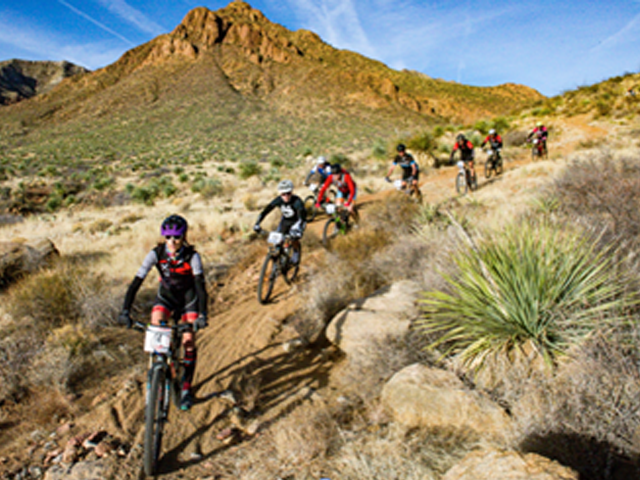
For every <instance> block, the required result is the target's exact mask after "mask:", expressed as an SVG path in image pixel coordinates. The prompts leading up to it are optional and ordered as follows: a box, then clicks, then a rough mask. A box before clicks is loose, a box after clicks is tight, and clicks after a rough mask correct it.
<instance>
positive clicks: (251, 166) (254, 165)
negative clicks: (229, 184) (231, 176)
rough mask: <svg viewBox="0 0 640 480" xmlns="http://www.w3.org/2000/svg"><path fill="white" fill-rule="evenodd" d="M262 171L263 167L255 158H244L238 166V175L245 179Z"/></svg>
mask: <svg viewBox="0 0 640 480" xmlns="http://www.w3.org/2000/svg"><path fill="white" fill-rule="evenodd" d="M261 173H262V167H261V166H260V165H259V164H258V162H256V161H255V160H244V161H242V162H240V165H239V167H238V176H239V177H240V178H241V179H243V180H245V179H247V178H249V177H253V176H255V175H260V174H261Z"/></svg>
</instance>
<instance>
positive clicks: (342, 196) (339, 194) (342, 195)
mask: <svg viewBox="0 0 640 480" xmlns="http://www.w3.org/2000/svg"><path fill="white" fill-rule="evenodd" d="M349 195H350V193H349V192H346V193H344V192H341V191H340V190H338V193H337V194H336V198H343V199H345V200H349ZM357 197H358V187H356V191H355V192H354V193H353V200H352V201H353V202H355V201H356V198H357Z"/></svg>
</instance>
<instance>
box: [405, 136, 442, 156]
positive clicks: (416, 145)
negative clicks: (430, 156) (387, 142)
mask: <svg viewBox="0 0 640 480" xmlns="http://www.w3.org/2000/svg"><path fill="white" fill-rule="evenodd" d="M407 146H408V147H409V148H410V149H412V150H415V151H418V152H430V151H432V150H433V149H434V148H436V146H437V142H436V141H435V139H434V138H433V135H431V133H429V132H425V133H422V134H420V135H416V136H415V137H412V138H410V139H409V141H408V142H407Z"/></svg>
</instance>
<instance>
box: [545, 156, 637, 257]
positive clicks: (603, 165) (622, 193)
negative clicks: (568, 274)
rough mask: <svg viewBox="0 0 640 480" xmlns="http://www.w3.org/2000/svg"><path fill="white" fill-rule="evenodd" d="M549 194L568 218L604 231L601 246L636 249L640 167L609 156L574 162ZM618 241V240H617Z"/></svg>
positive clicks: (630, 161) (633, 162) (629, 160)
mask: <svg viewBox="0 0 640 480" xmlns="http://www.w3.org/2000/svg"><path fill="white" fill-rule="evenodd" d="M550 195H551V196H553V197H554V198H556V199H557V201H558V206H559V210H560V211H561V212H562V213H564V214H565V215H566V216H567V217H578V218H579V219H581V220H582V221H583V222H584V223H586V224H589V225H594V226H596V228H600V229H603V228H604V229H605V234H604V235H603V238H602V241H603V242H604V243H611V242H618V243H621V244H622V245H623V246H625V247H626V248H628V249H629V248H632V249H636V248H637V245H638V241H637V240H636V239H637V237H638V235H639V234H640V211H639V210H638V208H637V205H638V204H639V203H640V166H638V164H637V162H636V161H635V160H633V159H630V158H628V159H622V160H620V161H616V160H614V159H613V158H612V157H611V155H610V154H609V153H601V154H599V155H598V156H594V157H593V158H591V159H589V160H587V161H582V162H573V163H572V164H571V166H570V168H568V169H567V170H566V171H565V172H564V173H563V174H562V176H560V177H559V178H558V179H557V180H556V181H555V183H554V184H553V186H552V190H551V192H550ZM616 239H617V240H616Z"/></svg>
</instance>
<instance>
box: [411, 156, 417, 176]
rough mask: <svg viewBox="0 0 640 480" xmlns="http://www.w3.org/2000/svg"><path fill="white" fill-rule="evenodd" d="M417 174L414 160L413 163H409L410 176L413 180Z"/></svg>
mask: <svg viewBox="0 0 640 480" xmlns="http://www.w3.org/2000/svg"><path fill="white" fill-rule="evenodd" d="M417 174H418V164H417V163H416V161H415V160H414V161H413V162H411V176H412V177H413V178H414V179H415V177H416V175H417Z"/></svg>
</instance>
